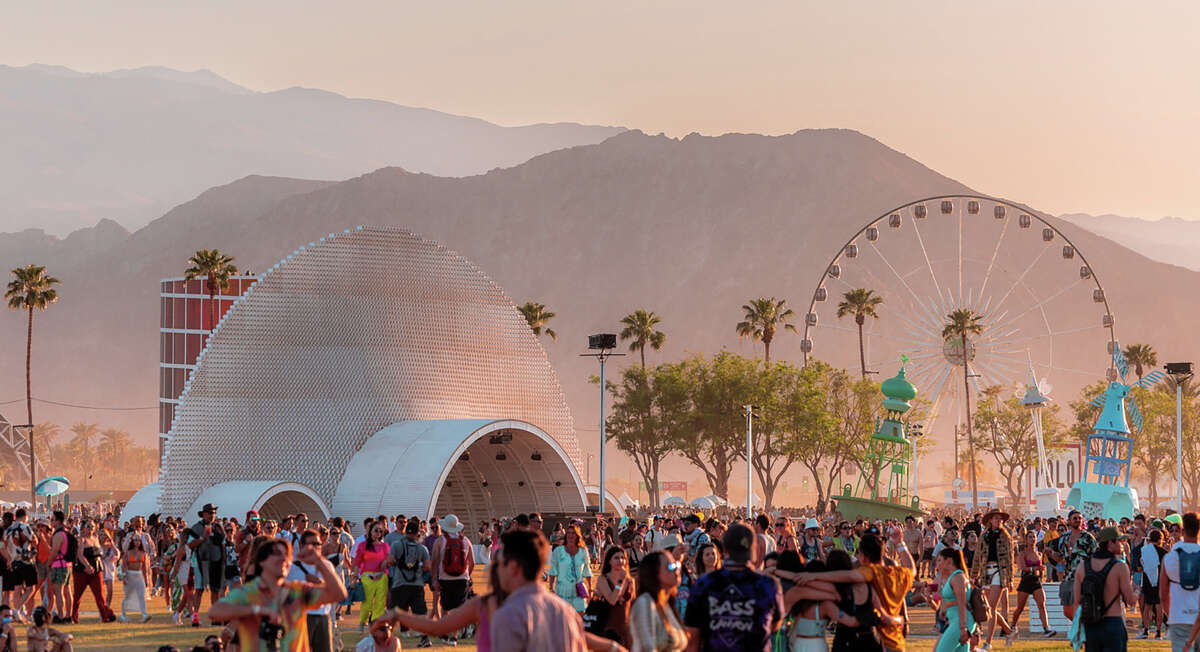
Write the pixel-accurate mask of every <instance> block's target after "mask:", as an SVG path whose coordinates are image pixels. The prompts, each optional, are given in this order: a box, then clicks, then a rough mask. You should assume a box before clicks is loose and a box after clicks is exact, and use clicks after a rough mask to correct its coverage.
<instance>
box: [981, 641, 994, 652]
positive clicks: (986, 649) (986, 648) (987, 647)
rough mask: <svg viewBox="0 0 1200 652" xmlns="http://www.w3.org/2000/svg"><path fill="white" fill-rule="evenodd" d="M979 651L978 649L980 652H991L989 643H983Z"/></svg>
mask: <svg viewBox="0 0 1200 652" xmlns="http://www.w3.org/2000/svg"><path fill="white" fill-rule="evenodd" d="M979 649H980V650H982V652H989V650H991V649H992V644H991V643H984V644H983V645H981V646H980V647H979Z"/></svg>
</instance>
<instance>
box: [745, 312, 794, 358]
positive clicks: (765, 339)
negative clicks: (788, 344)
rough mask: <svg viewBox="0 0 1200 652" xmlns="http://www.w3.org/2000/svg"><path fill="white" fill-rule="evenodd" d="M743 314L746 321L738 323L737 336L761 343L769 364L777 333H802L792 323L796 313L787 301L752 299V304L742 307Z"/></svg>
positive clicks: (764, 356)
mask: <svg viewBox="0 0 1200 652" xmlns="http://www.w3.org/2000/svg"><path fill="white" fill-rule="evenodd" d="M742 312H743V313H745V314H744V315H743V319H744V321H740V322H738V325H737V334H738V335H739V336H740V337H749V338H750V339H751V340H759V341H761V342H762V343H763V359H764V360H765V361H766V362H767V363H768V364H770V362H771V342H772V341H773V340H774V339H775V333H776V332H777V331H778V330H779V329H780V328H783V329H785V330H789V331H792V332H793V333H799V332H800V331H798V330H796V327H795V326H794V325H792V323H791V319H792V317H795V316H796V313H795V312H793V311H792V309H791V308H788V307H787V300H786V299H776V298H775V297H771V298H770V299H751V300H750V303H747V304H746V305H744V306H742Z"/></svg>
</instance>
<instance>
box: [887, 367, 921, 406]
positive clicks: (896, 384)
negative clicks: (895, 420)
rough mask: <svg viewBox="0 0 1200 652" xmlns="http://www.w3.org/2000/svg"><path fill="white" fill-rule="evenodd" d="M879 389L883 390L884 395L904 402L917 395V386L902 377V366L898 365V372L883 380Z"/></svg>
mask: <svg viewBox="0 0 1200 652" xmlns="http://www.w3.org/2000/svg"><path fill="white" fill-rule="evenodd" d="M879 390H880V391H882V392H883V395H884V396H886V397H888V398H890V399H895V400H898V401H904V402H905V403H907V402H908V401H911V400H913V399H914V398H916V397H917V388H916V387H913V385H912V383H910V382H908V379H907V378H905V377H904V367H900V373H898V374H896V375H895V377H893V378H888V379H887V380H885V381H883V384H882V385H880V386H879Z"/></svg>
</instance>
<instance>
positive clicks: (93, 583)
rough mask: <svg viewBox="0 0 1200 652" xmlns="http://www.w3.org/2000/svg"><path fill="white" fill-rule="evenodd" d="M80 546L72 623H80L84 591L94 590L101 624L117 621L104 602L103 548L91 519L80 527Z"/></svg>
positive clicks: (75, 569)
mask: <svg viewBox="0 0 1200 652" xmlns="http://www.w3.org/2000/svg"><path fill="white" fill-rule="evenodd" d="M78 538H79V544H78V546H76V554H75V567H74V569H73V573H72V575H73V579H74V584H75V591H74V596H73V599H72V600H71V605H72V606H71V622H73V623H78V622H79V603H80V602H81V601H82V599H83V593H84V591H87V590H88V589H91V590H92V598H94V599H95V600H96V607H97V608H98V609H99V610H100V622H102V623H107V622H112V621H114V620H116V619H117V617H116V616H115V615H114V614H113V612H112V610H111V609H109V608H108V603H107V602H106V601H105V600H104V587H103V573H104V569H103V567H102V566H101V561H100V560H101V557H102V555H103V552H102V551H103V548H102V547H101V545H100V539H99V538H98V537H97V536H96V525H95V523H93V522H92V520H91V519H84V520H83V523H81V524H80V526H79V537H78Z"/></svg>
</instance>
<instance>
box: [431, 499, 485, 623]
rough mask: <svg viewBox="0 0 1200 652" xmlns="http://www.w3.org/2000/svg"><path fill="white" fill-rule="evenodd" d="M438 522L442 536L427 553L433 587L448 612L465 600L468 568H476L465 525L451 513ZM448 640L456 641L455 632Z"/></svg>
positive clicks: (468, 577) (469, 577)
mask: <svg viewBox="0 0 1200 652" xmlns="http://www.w3.org/2000/svg"><path fill="white" fill-rule="evenodd" d="M438 525H439V527H440V528H441V530H442V536H440V537H438V538H437V540H435V541H434V542H433V550H432V554H431V555H430V557H431V558H432V560H431V565H432V567H433V570H432V573H433V581H434V591H435V592H436V593H438V594H439V595H440V599H441V607H442V613H448V612H450V611H451V610H453V609H456V608H458V607H459V606H461V605H462V604H463V603H464V602H466V601H467V595H468V594H469V593H470V590H471V572H472V571H474V570H475V555H474V554H473V552H474V547H473V546H472V545H471V540H470V539H468V538H467V537H466V535H465V534H463V533H462V531H463V528H464V527H465V526H464V525H463V523H462V521H459V520H458V517H457V516H455V515H454V514H447V515H446V516H445V517H443V518H442V519H441V520H440V521H438ZM447 641H448V642H451V643H453V644H457V642H458V636H457V634H454V635H451V636H450V637H449V638H448V639H447Z"/></svg>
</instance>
